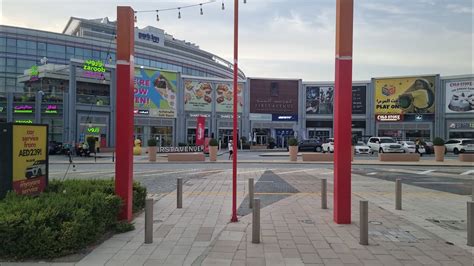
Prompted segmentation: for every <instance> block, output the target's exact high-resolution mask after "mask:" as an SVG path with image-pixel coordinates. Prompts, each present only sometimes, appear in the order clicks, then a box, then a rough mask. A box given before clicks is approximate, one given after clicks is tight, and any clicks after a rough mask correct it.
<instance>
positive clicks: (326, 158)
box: [301, 153, 334, 162]
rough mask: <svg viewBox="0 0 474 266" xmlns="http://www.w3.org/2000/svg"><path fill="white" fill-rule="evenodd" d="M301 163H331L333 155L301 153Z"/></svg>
mask: <svg viewBox="0 0 474 266" xmlns="http://www.w3.org/2000/svg"><path fill="white" fill-rule="evenodd" d="M301 156H302V157H303V162H312V161H314V162H332V161H334V153H301Z"/></svg>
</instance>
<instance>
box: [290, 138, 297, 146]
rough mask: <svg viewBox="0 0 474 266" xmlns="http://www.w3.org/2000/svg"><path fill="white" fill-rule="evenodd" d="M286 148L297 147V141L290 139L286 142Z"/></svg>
mask: <svg viewBox="0 0 474 266" xmlns="http://www.w3.org/2000/svg"><path fill="white" fill-rule="evenodd" d="M288 146H298V141H297V140H296V139H295V138H290V139H289V140H288Z"/></svg>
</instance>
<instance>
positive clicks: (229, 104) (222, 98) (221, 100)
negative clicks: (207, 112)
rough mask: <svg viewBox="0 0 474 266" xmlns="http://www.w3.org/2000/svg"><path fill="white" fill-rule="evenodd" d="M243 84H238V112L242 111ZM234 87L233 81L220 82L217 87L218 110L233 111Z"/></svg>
mask: <svg viewBox="0 0 474 266" xmlns="http://www.w3.org/2000/svg"><path fill="white" fill-rule="evenodd" d="M243 87H244V86H243V84H239V85H238V86H237V112H239V113H240V112H242V105H243V103H242V101H243V99H242V91H243ZM233 96H234V89H233V86H232V84H231V83H219V84H217V88H216V112H223V113H229V112H233V106H234V102H233V100H234V97H233Z"/></svg>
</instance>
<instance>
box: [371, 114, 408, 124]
mask: <svg viewBox="0 0 474 266" xmlns="http://www.w3.org/2000/svg"><path fill="white" fill-rule="evenodd" d="M375 118H376V119H377V121H380V122H396V121H401V120H403V117H402V115H376V116H375Z"/></svg>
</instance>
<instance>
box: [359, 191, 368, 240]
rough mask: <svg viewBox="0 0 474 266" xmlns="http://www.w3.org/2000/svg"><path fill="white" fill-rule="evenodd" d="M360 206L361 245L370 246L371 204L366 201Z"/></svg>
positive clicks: (361, 202) (362, 201) (360, 202)
mask: <svg viewBox="0 0 474 266" xmlns="http://www.w3.org/2000/svg"><path fill="white" fill-rule="evenodd" d="M359 204H360V210H359V215H360V240H359V244H361V245H368V244H369V202H368V201H366V200H361V201H359Z"/></svg>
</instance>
